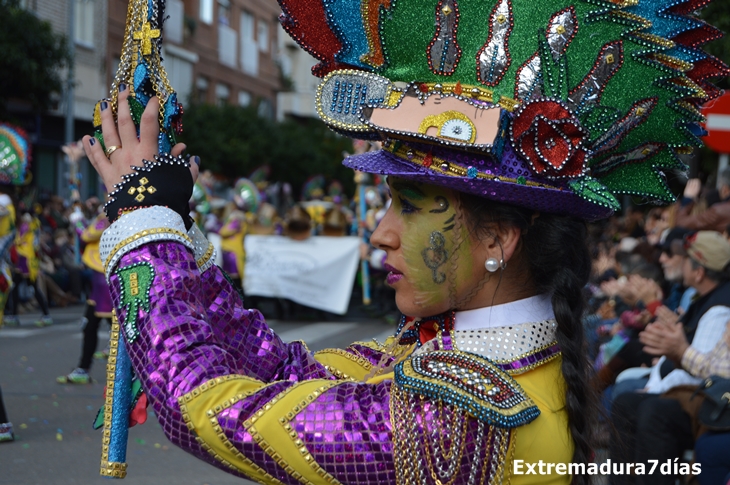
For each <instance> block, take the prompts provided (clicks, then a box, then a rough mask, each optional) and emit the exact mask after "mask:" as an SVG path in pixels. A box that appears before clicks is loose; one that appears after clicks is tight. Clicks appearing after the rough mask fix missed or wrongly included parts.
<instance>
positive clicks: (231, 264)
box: [223, 251, 238, 276]
mask: <svg viewBox="0 0 730 485" xmlns="http://www.w3.org/2000/svg"><path fill="white" fill-rule="evenodd" d="M237 261H238V256H236V253H232V252H230V251H223V271H225V272H226V273H228V274H229V275H236V276H238V262H237Z"/></svg>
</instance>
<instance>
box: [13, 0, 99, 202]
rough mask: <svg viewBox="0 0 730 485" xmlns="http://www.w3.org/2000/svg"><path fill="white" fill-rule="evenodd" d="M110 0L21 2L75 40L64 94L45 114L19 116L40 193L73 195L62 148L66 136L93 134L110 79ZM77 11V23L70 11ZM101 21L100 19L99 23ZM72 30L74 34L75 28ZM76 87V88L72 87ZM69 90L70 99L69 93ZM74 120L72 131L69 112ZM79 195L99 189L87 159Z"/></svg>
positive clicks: (54, 28)
mask: <svg viewBox="0 0 730 485" xmlns="http://www.w3.org/2000/svg"><path fill="white" fill-rule="evenodd" d="M107 1H108V0H24V1H22V2H21V6H22V7H23V8H25V9H26V10H28V11H30V12H32V13H34V14H35V15H36V16H37V17H38V18H40V19H42V20H45V21H47V22H49V23H50V24H51V26H52V27H53V30H54V31H55V32H57V33H60V34H63V35H65V36H66V38H67V40H68V41H69V42H72V43H73V51H74V58H75V62H74V69H73V76H72V78H73V79H70V78H69V76H68V71H66V72H64V73H62V74H61V75H62V78H64V79H65V80H66V90H67V91H66V92H65V93H59V97H58V99H57V103H56V104H55V106H53V108H52V109H51V110H49V111H48V112H47V113H40V114H39V113H33V112H29V111H24V110H23V109H22V108H20V109H19V110H18V111H17V112H16V113H14V114H15V115H16V116H17V119H19V120H21V124H22V125H23V127H24V128H25V129H26V130H27V131H28V133H29V135H30V137H31V142H32V144H33V160H32V163H31V172H32V174H33V182H32V183H33V184H34V185H35V186H36V187H37V188H38V189H39V192H40V193H41V194H43V193H46V194H58V195H61V196H64V197H65V196H68V195H69V182H68V171H69V167H68V165H67V163H66V158H65V156H64V155H63V153H62V152H61V146H63V145H64V144H65V143H66V141H67V140H77V139H80V138H81V137H82V136H83V135H85V134H87V133H91V132H92V129H93V126H92V117H93V108H94V105H95V103H96V102H97V101H98V100H99V99H101V98H103V97H104V96H105V93H106V92H107V90H108V87H107V82H106V75H105V73H106V38H107V32H106V22H105V21H104V19H106V17H107ZM71 12H73V21H70V20H71V19H70V18H69V15H70V14H71ZM99 19H102V21H99ZM72 28H73V32H71V29H72ZM69 86H72V88H73V89H72V90H69V89H68V88H69ZM69 92H71V93H72V96H71V97H70V99H69V96H67V93H69ZM67 115H70V116H71V117H72V118H73V123H72V125H71V130H70V132H69V131H68V130H67V127H66V116H67ZM80 170H81V186H80V193H81V197H82V198H85V197H88V196H89V195H90V194H95V193H97V186H98V182H97V180H98V178H97V177H96V172H94V170H93V168H92V167H91V166H90V164H88V163H82V164H81V166H80Z"/></svg>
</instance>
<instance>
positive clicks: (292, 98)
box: [276, 25, 319, 121]
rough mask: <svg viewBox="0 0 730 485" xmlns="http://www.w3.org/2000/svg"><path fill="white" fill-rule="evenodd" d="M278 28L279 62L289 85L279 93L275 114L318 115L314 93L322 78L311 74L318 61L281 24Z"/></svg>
mask: <svg viewBox="0 0 730 485" xmlns="http://www.w3.org/2000/svg"><path fill="white" fill-rule="evenodd" d="M277 31H278V35H277V38H278V40H277V42H278V45H279V64H280V66H281V73H282V77H283V79H285V80H286V83H285V84H286V86H285V88H286V89H285V90H283V91H282V92H280V93H279V95H278V99H277V103H276V108H277V111H276V118H277V119H278V120H280V121H281V120H283V119H285V118H287V117H295V118H317V110H316V109H315V106H314V95H315V93H316V92H317V85H318V84H319V78H316V77H314V76H313V75H312V67H314V66H315V65H316V64H317V62H318V61H317V59H315V58H314V57H312V56H311V55H310V54H309V53H308V52H306V51H305V50H304V49H302V48H301V47H299V45H298V44H297V43H296V42H294V40H293V39H292V38H291V37H289V34H287V33H286V32H285V31H284V29H283V28H282V27H281V25H279V26H278V28H277Z"/></svg>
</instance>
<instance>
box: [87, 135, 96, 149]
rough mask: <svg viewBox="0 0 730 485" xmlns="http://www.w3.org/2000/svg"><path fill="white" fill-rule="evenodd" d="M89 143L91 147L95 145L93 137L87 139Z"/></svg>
mask: <svg viewBox="0 0 730 485" xmlns="http://www.w3.org/2000/svg"><path fill="white" fill-rule="evenodd" d="M89 145H91V146H92V147H93V146H94V145H96V138H93V137H92V138H91V139H89Z"/></svg>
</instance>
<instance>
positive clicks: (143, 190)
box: [104, 153, 194, 230]
mask: <svg viewBox="0 0 730 485" xmlns="http://www.w3.org/2000/svg"><path fill="white" fill-rule="evenodd" d="M189 167H190V161H189V160H188V159H187V158H184V157H182V156H177V157H173V156H172V155H170V154H169V153H163V154H160V155H155V159H154V161H152V162H151V161H149V160H144V165H143V166H142V167H135V166H132V167H131V168H132V170H134V171H133V172H132V173H130V174H126V175H124V176H123V177H122V182H120V183H118V184H116V185H115V186H114V191H112V192H111V193H110V194H109V201H108V202H107V203H106V204H105V205H104V210H105V211H106V216H107V217H108V218H109V222H112V223H113V222H114V221H116V220H117V219H118V218H119V216H121V215H122V214H124V213H126V212H129V211H133V210H135V209H140V208H142V207H152V206H155V205H161V206H165V207H167V208H169V209H172V210H174V211H175V212H177V213H178V214H180V217H182V219H183V222H184V223H185V228H186V229H188V230H189V229H190V228H191V227H192V225H193V219H192V218H191V217H190V207H189V205H188V201H189V200H190V197H191V196H192V195H193V183H194V182H193V177H192V174H191V173H190V168H189Z"/></svg>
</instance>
